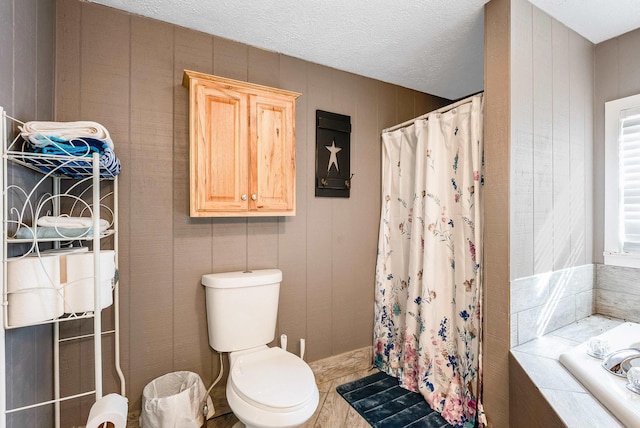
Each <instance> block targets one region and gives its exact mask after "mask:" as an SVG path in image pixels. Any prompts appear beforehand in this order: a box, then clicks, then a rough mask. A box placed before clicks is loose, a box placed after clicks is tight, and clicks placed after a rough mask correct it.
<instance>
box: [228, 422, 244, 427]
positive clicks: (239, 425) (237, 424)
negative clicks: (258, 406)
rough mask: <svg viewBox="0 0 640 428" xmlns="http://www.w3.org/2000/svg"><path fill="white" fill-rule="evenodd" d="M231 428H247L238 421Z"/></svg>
mask: <svg viewBox="0 0 640 428" xmlns="http://www.w3.org/2000/svg"><path fill="white" fill-rule="evenodd" d="M231 428H247V426H246V425H245V424H243V423H242V422H240V421H238V422H236V423H235V424H233V426H232V427H231Z"/></svg>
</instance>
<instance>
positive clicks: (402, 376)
mask: <svg viewBox="0 0 640 428" xmlns="http://www.w3.org/2000/svg"><path fill="white" fill-rule="evenodd" d="M466 101H467V100H465V102H463V103H462V105H459V106H457V107H455V108H453V109H451V110H449V111H446V112H444V113H438V112H434V113H430V114H429V115H427V117H426V118H425V119H417V120H416V121H415V122H414V123H413V124H412V125H410V126H407V127H404V128H401V129H398V130H395V131H390V132H384V133H383V134H382V141H383V155H382V156H383V162H382V198H383V199H382V214H381V220H380V236H379V242H378V256H377V257H378V258H377V264H376V294H375V324H374V354H375V364H376V365H377V366H378V368H380V369H381V370H382V371H384V372H386V373H388V374H389V375H392V376H395V377H397V378H398V379H399V381H400V383H401V385H402V386H403V387H405V388H407V389H409V390H412V391H419V392H420V393H421V394H422V395H423V396H424V397H425V400H426V401H427V402H428V403H429V405H430V406H431V407H432V408H433V409H434V410H436V411H438V412H440V413H441V414H442V416H443V417H444V418H445V419H446V420H447V421H448V422H449V423H451V424H452V425H454V426H462V427H473V426H474V423H475V421H476V419H477V418H478V407H479V403H478V400H479V395H480V388H481V367H480V358H481V356H480V351H481V346H480V339H481V327H482V324H481V323H482V319H481V302H482V289H481V284H482V281H481V272H482V227H483V222H482V213H483V210H482V202H481V201H482V199H481V198H482V185H483V177H482V173H483V171H482V169H483V168H482V143H483V134H482V110H483V97H482V94H480V95H475V96H473V97H470V98H469V99H468V102H466Z"/></svg>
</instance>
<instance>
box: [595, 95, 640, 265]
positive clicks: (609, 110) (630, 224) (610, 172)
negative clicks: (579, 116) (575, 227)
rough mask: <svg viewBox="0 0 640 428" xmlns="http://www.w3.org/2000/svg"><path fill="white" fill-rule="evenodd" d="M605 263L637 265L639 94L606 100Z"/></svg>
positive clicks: (639, 226) (639, 233) (639, 237)
mask: <svg viewBox="0 0 640 428" xmlns="http://www.w3.org/2000/svg"><path fill="white" fill-rule="evenodd" d="M604 229H605V237H604V238H605V240H604V250H605V251H604V262H605V264H608V265H617V266H629V267H638V268H640V94H639V95H634V96H631V97H627V98H621V99H619V100H614V101H609V102H608V103H605V228H604Z"/></svg>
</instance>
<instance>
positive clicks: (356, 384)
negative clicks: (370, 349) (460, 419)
mask: <svg viewBox="0 0 640 428" xmlns="http://www.w3.org/2000/svg"><path fill="white" fill-rule="evenodd" d="M336 391H338V393H339V394H340V395H342V397H343V398H344V399H345V400H347V402H348V403H349V404H350V405H351V407H353V408H354V409H356V410H357V411H358V413H360V415H361V416H362V417H363V418H365V419H366V421H367V422H369V424H371V426H372V427H373V428H383V427H384V428H403V427H411V428H418V427H421V428H442V427H446V428H451V425H449V424H448V423H447V421H445V420H444V419H443V418H442V416H440V414H439V413H438V412H434V411H433V410H432V409H431V407H429V405H428V404H427V402H426V401H424V398H423V397H422V395H420V394H418V393H417V392H411V391H407V390H406V389H404V388H402V387H400V386H399V385H398V379H396V378H394V377H391V376H389V375H387V374H386V373H383V372H378V373H376V374H373V375H370V376H367V377H364V378H362V379H358V380H354V381H353V382H349V383H345V384H344V385H340V386H338V387H337V388H336Z"/></svg>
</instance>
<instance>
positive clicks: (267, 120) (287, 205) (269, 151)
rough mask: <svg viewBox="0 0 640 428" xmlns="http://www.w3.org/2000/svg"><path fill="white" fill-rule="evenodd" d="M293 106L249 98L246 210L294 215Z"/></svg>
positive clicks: (289, 102) (272, 99)
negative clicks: (249, 195) (249, 145)
mask: <svg viewBox="0 0 640 428" xmlns="http://www.w3.org/2000/svg"><path fill="white" fill-rule="evenodd" d="M294 103H295V101H294V100H292V99H291V98H286V97H282V98H279V97H266V96H261V95H252V96H251V110H250V111H251V124H250V125H249V128H250V138H249V141H250V144H251V148H250V156H251V157H250V159H251V161H250V167H249V171H250V178H249V180H250V184H249V187H250V189H251V199H252V200H251V202H250V204H249V209H250V210H257V211H278V215H294V214H295V191H296V189H295V181H296V180H295V177H296V161H295V155H296V148H295V127H294V123H295V104H294ZM254 195H255V196H254Z"/></svg>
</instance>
